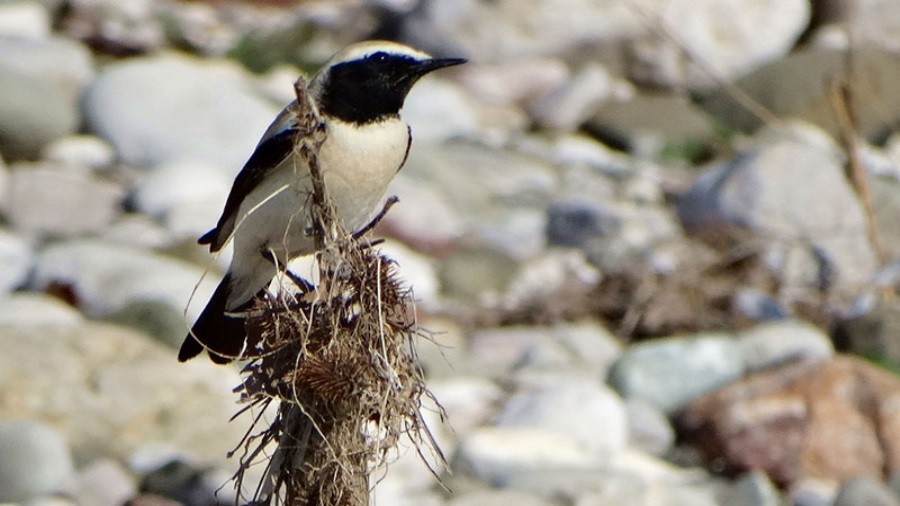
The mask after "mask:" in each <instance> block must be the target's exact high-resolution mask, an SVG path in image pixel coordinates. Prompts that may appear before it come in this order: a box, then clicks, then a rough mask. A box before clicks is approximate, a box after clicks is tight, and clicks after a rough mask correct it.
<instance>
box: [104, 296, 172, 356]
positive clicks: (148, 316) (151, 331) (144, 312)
mask: <svg viewBox="0 0 900 506" xmlns="http://www.w3.org/2000/svg"><path fill="white" fill-rule="evenodd" d="M105 320H106V321H109V322H112V323H117V324H119V325H124V326H127V327H132V328H134V329H136V330H139V331H141V332H142V333H144V334H146V335H148V336H152V337H154V338H156V339H157V340H158V341H159V342H161V343H165V344H168V345H169V346H171V347H173V348H177V347H179V346H181V341H183V340H184V335H185V329H186V325H185V321H184V314H183V312H182V310H181V309H178V308H175V307H172V305H171V304H169V303H167V302H163V301H159V300H142V299H138V300H135V301H132V302H130V303H129V304H126V305H125V306H124V307H122V308H121V309H119V310H118V311H116V312H114V313H112V314H110V315H108V316H106V318H105Z"/></svg>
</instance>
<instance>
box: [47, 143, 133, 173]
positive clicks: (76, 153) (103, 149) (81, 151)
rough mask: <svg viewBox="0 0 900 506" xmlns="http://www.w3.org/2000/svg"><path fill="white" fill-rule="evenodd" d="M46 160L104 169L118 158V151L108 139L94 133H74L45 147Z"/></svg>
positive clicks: (67, 164)
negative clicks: (114, 149)
mask: <svg viewBox="0 0 900 506" xmlns="http://www.w3.org/2000/svg"><path fill="white" fill-rule="evenodd" d="M42 157H43V158H44V159H45V160H48V161H51V162H56V163H59V164H61V165H66V166H74V167H88V168H91V169H95V170H97V169H104V168H106V167H109V166H110V165H112V164H113V162H115V160H116V153H115V151H113V148H112V146H110V145H109V144H108V143H107V142H106V141H104V140H103V139H101V138H99V137H95V136H93V135H73V136H71V137H63V138H62V139H58V140H56V141H54V142H52V143H50V144H49V145H47V146H46V147H45V148H44V152H43V154H42Z"/></svg>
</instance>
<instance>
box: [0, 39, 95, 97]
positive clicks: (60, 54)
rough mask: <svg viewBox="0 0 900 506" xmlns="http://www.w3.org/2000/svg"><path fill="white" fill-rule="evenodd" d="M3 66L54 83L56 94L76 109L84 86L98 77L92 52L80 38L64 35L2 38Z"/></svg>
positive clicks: (0, 49) (0, 45)
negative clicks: (40, 37)
mask: <svg viewBox="0 0 900 506" xmlns="http://www.w3.org/2000/svg"><path fill="white" fill-rule="evenodd" d="M0 68H4V69H9V70H11V71H13V72H16V73H19V74H21V75H23V76H26V77H29V78H31V79H33V80H34V81H41V82H43V83H46V84H52V85H53V89H54V90H55V91H56V93H59V94H60V96H61V97H63V98H65V99H66V103H67V104H68V105H69V106H70V107H76V108H77V101H78V97H79V95H80V94H81V91H82V89H83V88H84V87H85V86H86V85H87V84H88V83H89V82H90V81H91V80H92V79H93V78H94V59H93V57H92V56H91V52H90V51H89V50H88V48H87V47H85V46H84V45H83V44H81V43H79V42H78V41H75V40H72V39H70V38H64V37H51V38H48V39H42V40H34V39H23V38H18V37H0ZM38 112H40V110H35V113H38Z"/></svg>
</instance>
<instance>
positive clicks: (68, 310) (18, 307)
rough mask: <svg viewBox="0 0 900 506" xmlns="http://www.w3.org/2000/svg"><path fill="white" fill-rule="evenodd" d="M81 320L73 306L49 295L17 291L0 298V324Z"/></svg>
mask: <svg viewBox="0 0 900 506" xmlns="http://www.w3.org/2000/svg"><path fill="white" fill-rule="evenodd" d="M82 321H84V318H82V316H81V314H79V313H78V311H77V310H75V308H73V307H72V306H69V305H68V304H66V303H65V302H63V301H61V300H59V299H58V298H56V297H52V296H49V295H44V294H40V293H34V292H17V293H12V294H9V295H8V296H5V297H2V298H0V325H11V326H18V327H27V326H32V325H36V326H41V325H77V324H79V323H81V322H82Z"/></svg>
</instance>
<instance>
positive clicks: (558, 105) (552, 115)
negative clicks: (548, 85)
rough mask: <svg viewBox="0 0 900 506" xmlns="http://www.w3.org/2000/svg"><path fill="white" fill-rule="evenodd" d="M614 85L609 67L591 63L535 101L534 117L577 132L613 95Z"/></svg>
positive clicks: (548, 125) (562, 128)
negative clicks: (608, 70) (607, 68)
mask: <svg viewBox="0 0 900 506" xmlns="http://www.w3.org/2000/svg"><path fill="white" fill-rule="evenodd" d="M613 86H614V83H613V79H612V77H611V76H610V75H609V72H607V70H606V69H605V68H603V67H602V66H600V65H596V64H592V65H588V66H586V67H585V68H583V69H581V70H580V71H579V72H578V73H576V74H575V75H574V76H572V78H571V79H570V80H569V81H567V82H566V83H565V84H563V85H562V86H560V87H559V88H558V89H555V90H553V91H551V92H549V93H547V94H546V95H543V96H541V97H539V98H537V99H536V100H535V101H534V102H532V103H531V105H530V112H531V116H532V117H533V118H534V119H535V121H536V122H537V123H538V124H539V125H541V126H543V127H545V128H549V129H553V130H563V131H574V130H576V129H577V128H578V127H579V126H581V125H582V124H583V123H584V122H585V121H587V120H588V119H589V118H590V117H592V116H593V115H594V114H595V113H596V112H597V111H598V110H599V109H600V106H601V105H602V104H603V103H604V102H606V100H607V99H608V98H609V97H610V96H611V95H612V93H613Z"/></svg>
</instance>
